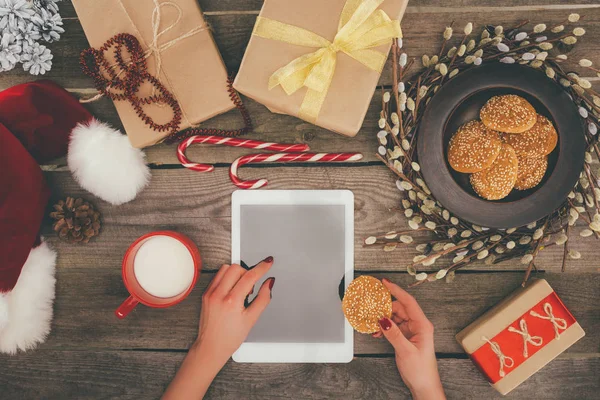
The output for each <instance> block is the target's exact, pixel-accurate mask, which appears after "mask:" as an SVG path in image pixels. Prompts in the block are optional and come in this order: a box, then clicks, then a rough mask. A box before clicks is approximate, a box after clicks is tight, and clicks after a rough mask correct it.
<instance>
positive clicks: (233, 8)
mask: <svg viewBox="0 0 600 400" xmlns="http://www.w3.org/2000/svg"><path fill="white" fill-rule="evenodd" d="M198 3H199V4H200V7H201V8H202V10H203V11H204V12H205V13H207V14H213V13H214V14H217V13H230V14H239V13H243V12H258V11H259V10H260V9H261V7H262V5H263V0H199V1H198ZM552 3H555V4H552ZM577 3H579V4H560V2H557V1H552V0H498V1H496V0H456V1H453V2H452V3H448V2H446V1H443V0H410V2H409V3H408V7H407V9H406V13H407V14H416V13H423V12H431V11H432V10H438V12H439V11H442V10H443V11H448V10H451V11H454V12H461V11H467V10H473V9H475V8H476V9H478V10H481V9H486V10H487V9H503V10H507V9H508V10H527V11H532V10H535V11H548V10H556V9H559V10H560V9H562V10H566V12H574V11H579V12H582V13H583V12H585V10H587V9H589V8H592V7H594V6H597V4H596V1H595V0H578V1H577ZM60 13H61V15H62V17H63V18H77V14H76V13H75V9H74V8H73V5H72V4H71V3H69V2H64V3H62V4H61V5H60Z"/></svg>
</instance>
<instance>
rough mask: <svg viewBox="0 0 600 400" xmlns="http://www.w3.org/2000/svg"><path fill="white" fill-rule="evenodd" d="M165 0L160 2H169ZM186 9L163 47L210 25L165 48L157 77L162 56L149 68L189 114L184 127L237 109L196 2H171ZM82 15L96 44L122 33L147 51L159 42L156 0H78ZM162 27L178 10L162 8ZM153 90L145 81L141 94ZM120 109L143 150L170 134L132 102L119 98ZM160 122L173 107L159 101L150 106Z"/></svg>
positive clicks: (134, 142)
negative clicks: (155, 127) (138, 112)
mask: <svg viewBox="0 0 600 400" xmlns="http://www.w3.org/2000/svg"><path fill="white" fill-rule="evenodd" d="M164 2H165V1H164V0H159V3H164ZM170 2H172V3H175V4H176V5H177V6H178V7H179V8H180V9H181V18H180V19H179V21H178V22H177V23H176V24H175V25H173V27H172V28H171V29H169V30H168V31H167V32H166V33H164V34H163V35H161V36H160V38H159V39H158V45H159V46H160V44H163V43H167V42H169V41H171V40H175V39H177V38H179V37H181V36H182V35H184V34H186V33H187V32H189V31H190V30H192V29H195V28H198V27H202V26H205V27H206V29H204V30H202V31H200V32H198V33H196V34H194V35H192V36H190V37H187V38H183V39H181V40H179V41H178V42H177V43H176V44H174V45H173V46H171V47H169V48H167V49H165V50H163V51H162V52H161V60H162V67H161V72H160V74H159V75H158V76H157V75H156V58H155V55H154V54H152V55H150V57H149V58H147V60H146V62H147V65H148V72H149V73H150V74H152V75H154V76H157V78H158V79H159V80H160V81H161V83H162V84H163V85H165V87H166V88H167V89H168V90H169V91H170V92H171V93H172V94H173V95H174V96H175V98H176V99H177V101H178V102H179V105H180V107H181V109H182V112H183V115H182V120H181V125H180V129H185V128H189V127H190V126H193V125H196V124H199V123H200V122H202V121H205V120H207V119H209V118H211V117H214V116H215V115H218V114H221V113H223V112H225V111H228V110H230V109H232V108H234V105H233V103H232V102H231V99H230V98H229V94H228V92H227V71H226V69H225V64H224V63H223V60H222V58H221V55H220V53H219V51H218V49H217V47H216V44H215V42H214V40H213V38H212V35H211V33H210V30H209V29H208V26H206V22H205V21H204V19H203V17H202V12H201V10H200V7H199V6H198V3H197V1H196V0H170ZM73 5H74V6H75V10H76V11H77V16H78V17H79V20H80V21H81V25H82V26H83V29H84V31H85V34H86V37H87V39H88V41H89V43H90V46H92V47H95V48H99V47H100V46H102V45H103V44H104V42H106V41H107V40H108V39H110V38H111V37H113V36H114V35H116V34H118V33H130V34H132V35H134V36H136V37H137V39H138V40H139V41H140V44H141V46H142V48H143V49H144V50H147V49H148V45H149V44H150V43H152V40H153V29H152V12H153V10H154V8H155V3H154V1H153V0H101V1H100V0H73ZM160 11H161V23H160V27H159V31H160V30H164V29H165V28H168V27H169V26H170V25H171V24H174V23H175V22H176V21H177V19H178V15H179V13H178V10H177V9H176V8H174V7H171V6H165V5H163V6H161V7H160ZM149 94H151V87H150V85H143V86H142V87H141V88H140V92H139V93H138V96H139V97H145V96H147V95H149ZM114 104H115V107H116V109H117V112H118V113H119V117H120V118H121V122H122V123H123V126H124V128H125V131H126V133H127V136H128V137H129V140H130V141H131V144H132V145H133V146H134V147H138V148H142V147H146V146H150V145H152V144H155V143H157V142H159V141H161V140H162V139H163V138H164V137H165V136H167V135H168V133H169V132H156V131H154V130H152V129H151V128H150V127H149V126H148V125H146V124H144V122H143V121H142V120H141V119H140V118H139V117H138V116H137V115H136V113H135V111H134V109H133V107H132V106H131V105H130V104H129V103H128V102H127V101H116V102H115V103H114ZM144 110H145V111H146V113H147V114H148V115H149V116H150V117H151V118H152V119H154V120H155V121H156V122H157V123H165V122H168V121H170V120H171V116H172V113H171V109H170V108H169V107H164V106H163V107H159V106H156V105H153V106H149V107H145V108H144Z"/></svg>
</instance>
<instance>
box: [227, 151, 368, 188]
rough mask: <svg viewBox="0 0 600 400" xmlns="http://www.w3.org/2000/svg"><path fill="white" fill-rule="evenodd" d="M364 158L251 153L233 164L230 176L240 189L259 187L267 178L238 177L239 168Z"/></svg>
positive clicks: (339, 154) (344, 155)
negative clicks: (254, 165) (253, 165)
mask: <svg viewBox="0 0 600 400" xmlns="http://www.w3.org/2000/svg"><path fill="white" fill-rule="evenodd" d="M362 158H363V155H362V154H360V153H302V154H289V153H278V154H250V155H247V156H242V157H240V158H238V159H237V160H235V161H234V162H233V164H231V168H230V169H229V177H230V178H231V181H232V182H233V183H234V185H236V186H237V187H239V188H240V189H259V188H261V187H263V186H266V185H267V183H268V182H267V180H266V179H255V180H249V181H244V180H242V179H240V178H239V177H238V168H239V167H241V166H242V165H245V164H252V163H271V162H281V163H285V162H294V161H295V162H315V163H316V162H322V163H329V162H344V161H358V160H361V159H362Z"/></svg>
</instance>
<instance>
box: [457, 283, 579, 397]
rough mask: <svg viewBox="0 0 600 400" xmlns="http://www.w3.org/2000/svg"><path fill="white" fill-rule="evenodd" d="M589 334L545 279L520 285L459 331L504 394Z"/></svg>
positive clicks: (461, 340)
mask: <svg viewBox="0 0 600 400" xmlns="http://www.w3.org/2000/svg"><path fill="white" fill-rule="evenodd" d="M583 336H585V332H584V331H583V329H582V328H581V326H580V325H579V324H578V323H577V321H576V320H575V318H574V317H573V315H571V313H570V312H569V310H568V309H567V308H566V307H565V305H564V304H563V303H562V301H561V300H560V298H559V297H558V295H557V294H556V293H555V292H554V290H553V289H552V288H551V287H550V285H549V284H548V282H546V281H545V280H543V279H539V280H535V281H533V282H531V284H530V285H529V286H528V287H527V288H519V289H518V290H517V291H515V292H514V293H512V294H511V295H510V296H509V297H507V298H506V299H504V300H503V301H502V302H500V303H499V304H497V305H496V306H495V307H493V308H492V309H491V310H489V311H488V312H487V313H485V314H484V315H482V316H481V317H480V318H478V319H477V320H476V321H475V322H473V323H472V324H471V325H469V326H468V327H467V328H465V329H464V330H462V331H461V332H459V333H458V335H456V339H457V340H458V342H459V343H460V345H461V346H462V347H463V348H464V349H465V351H466V352H467V354H468V355H469V357H470V358H471V360H472V361H473V362H474V363H475V365H476V366H477V367H478V368H479V369H480V370H481V372H482V373H483V374H484V375H485V377H486V378H487V380H488V381H489V382H490V384H491V385H492V386H493V387H494V388H495V389H496V390H497V391H498V392H500V393H501V394H503V395H505V394H507V393H509V392H510V391H511V390H513V389H514V388H516V387H517V386H519V385H520V384H521V383H523V382H524V381H525V380H526V379H528V378H529V377H530V376H531V375H533V374H535V373H536V372H537V371H539V370H540V369H541V368H542V367H543V366H545V365H546V364H548V363H549V362H550V361H552V360H553V359H554V358H556V357H557V356H558V355H560V354H561V353H562V352H564V351H565V350H566V349H568V348H569V347H571V346H572V345H573V344H574V343H575V342H577V341H578V340H579V339H581V338H582V337H583Z"/></svg>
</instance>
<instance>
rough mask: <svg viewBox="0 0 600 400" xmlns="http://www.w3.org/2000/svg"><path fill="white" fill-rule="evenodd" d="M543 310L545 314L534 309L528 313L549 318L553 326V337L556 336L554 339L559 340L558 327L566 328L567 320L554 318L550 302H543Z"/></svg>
mask: <svg viewBox="0 0 600 400" xmlns="http://www.w3.org/2000/svg"><path fill="white" fill-rule="evenodd" d="M544 312H545V313H546V315H541V314H539V313H537V312H535V311H530V312H529V314H531V315H532V316H534V317H537V318H541V319H547V320H549V321H550V322H551V323H552V326H553V328H554V337H555V338H556V340H560V331H559V329H560V330H563V331H564V330H565V329H567V321H565V320H564V319H562V318H556V317H555V316H554V314H553V310H552V305H551V304H550V303H544Z"/></svg>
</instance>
